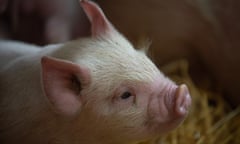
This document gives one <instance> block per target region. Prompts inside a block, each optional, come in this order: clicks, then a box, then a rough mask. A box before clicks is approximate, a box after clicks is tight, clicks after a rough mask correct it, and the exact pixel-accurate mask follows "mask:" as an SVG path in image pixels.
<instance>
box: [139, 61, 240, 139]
mask: <svg viewBox="0 0 240 144" xmlns="http://www.w3.org/2000/svg"><path fill="white" fill-rule="evenodd" d="M162 70H163V71H164V72H165V73H166V74H167V75H168V76H169V77H171V78H172V79H173V80H174V81H176V82H177V83H186V84H187V85H188V87H189V89H190V92H191V96H192V100H193V101H192V107H191V111H190V113H189V115H188V118H187V119H186V120H185V121H184V122H183V124H182V125H181V126H179V127H178V128H177V129H176V130H174V131H173V132H171V133H169V134H167V135H166V136H161V137H159V138H157V139H155V140H152V141H151V142H150V141H149V142H145V143H141V144H240V107H238V108H236V109H234V110H233V109H231V107H230V106H229V105H228V103H227V102H226V101H225V100H224V99H223V97H222V96H221V94H220V93H216V92H212V91H210V90H208V89H203V88H199V87H197V86H196V85H195V84H194V83H193V81H192V80H191V78H190V76H189V75H188V63H187V61H185V60H180V61H177V62H173V63H170V64H168V65H167V66H165V67H163V68H162Z"/></svg>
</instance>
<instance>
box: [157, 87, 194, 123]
mask: <svg viewBox="0 0 240 144" xmlns="http://www.w3.org/2000/svg"><path fill="white" fill-rule="evenodd" d="M163 91H164V92H161V93H162V94H163V95H160V96H159V97H162V99H163V103H164V105H165V106H166V109H167V111H168V114H169V117H170V119H171V118H176V119H177V118H181V117H184V116H185V115H187V114H188V110H189V107H190V106H191V97H190V94H189V90H188V88H187V86H186V85H185V84H181V85H180V86H176V85H173V84H170V85H168V86H166V88H165V89H164V90H163ZM160 99H161V98H160Z"/></svg>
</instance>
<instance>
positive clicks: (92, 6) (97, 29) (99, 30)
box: [80, 0, 116, 36]
mask: <svg viewBox="0 0 240 144" xmlns="http://www.w3.org/2000/svg"><path fill="white" fill-rule="evenodd" d="M80 3H81V6H82V7H83V10H84V11H85V13H86V14H87V17H88V19H89V20H90V22H91V28H92V36H99V35H103V34H107V33H112V32H115V31H116V30H115V29H114V27H113V26H112V24H111V23H110V22H109V21H108V19H107V18H106V16H105V15H104V13H103V11H102V10H101V8H100V7H99V6H98V5H97V4H96V3H94V2H92V1H89V0H81V1H80Z"/></svg>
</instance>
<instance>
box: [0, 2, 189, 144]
mask: <svg viewBox="0 0 240 144" xmlns="http://www.w3.org/2000/svg"><path fill="white" fill-rule="evenodd" d="M81 5H82V7H83V9H84V11H85V13H86V14H87V16H88V18H89V20H90V21H91V24H92V37H91V38H83V39H78V40H75V41H70V42H67V43H64V44H58V45H49V46H46V47H44V48H41V47H38V46H34V45H29V44H25V43H20V42H12V41H1V42H0V58H1V61H0V65H1V68H0V94H1V96H0V107H1V109H0V143H1V144H16V143H18V144H33V143H34V144H126V143H136V142H139V141H142V140H146V139H150V138H153V137H155V136H157V135H159V134H164V133H167V132H169V131H170V130H172V129H174V128H176V127H177V126H178V125H179V124H180V123H181V122H182V121H183V120H184V118H185V117H186V116H187V113H188V110H189V106H190V105H191V98H190V95H189V92H188V89H187V87H186V85H184V84H182V85H180V86H177V85H176V84H174V83H173V82H172V81H171V80H169V79H168V78H166V77H165V76H164V75H163V74H162V73H161V72H160V71H159V70H158V69H157V67H156V66H155V65H154V64H153V63H152V62H151V60H150V59H149V58H147V56H146V55H145V53H144V52H143V51H137V50H135V49H134V48H133V46H132V45H131V44H130V43H129V42H128V41H127V40H126V39H125V38H124V37H123V36H122V35H121V34H120V33H119V32H117V30H115V28H114V27H113V26H112V25H111V23H110V22H109V21H108V20H107V18H106V17H105V15H104V14H103V12H102V10H101V9H100V8H99V7H98V5H96V4H95V3H93V2H91V1H87V0H82V1H81Z"/></svg>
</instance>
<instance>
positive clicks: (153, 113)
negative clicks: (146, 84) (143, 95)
mask: <svg viewBox="0 0 240 144" xmlns="http://www.w3.org/2000/svg"><path fill="white" fill-rule="evenodd" d="M148 116H149V121H150V122H153V123H164V122H167V121H168V120H169V112H168V110H167V107H166V106H165V104H164V101H163V99H161V97H160V98H159V97H157V96H152V97H150V100H149V103H148Z"/></svg>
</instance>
